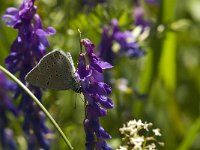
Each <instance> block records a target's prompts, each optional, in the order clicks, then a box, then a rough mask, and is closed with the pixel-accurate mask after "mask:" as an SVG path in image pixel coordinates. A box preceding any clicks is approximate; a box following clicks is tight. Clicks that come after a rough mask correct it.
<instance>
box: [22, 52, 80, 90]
mask: <svg viewBox="0 0 200 150" xmlns="http://www.w3.org/2000/svg"><path fill="white" fill-rule="evenodd" d="M25 79H26V81H27V82H28V83H30V84H32V85H34V86H39V87H41V88H48V89H52V90H69V89H72V90H74V91H75V92H78V93H80V91H81V86H80V81H79V80H78V78H77V76H76V73H75V67H74V63H73V59H72V57H71V54H70V53H69V52H67V53H66V54H65V53H64V52H63V51H60V50H54V51H52V52H50V53H48V54H47V55H45V56H44V57H43V58H42V59H41V60H40V61H39V63H38V64H37V65H36V66H35V67H34V68H33V69H32V70H31V71H30V72H29V73H28V74H27V75H26V77H25Z"/></svg>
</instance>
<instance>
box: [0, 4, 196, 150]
mask: <svg viewBox="0 0 200 150" xmlns="http://www.w3.org/2000/svg"><path fill="white" fill-rule="evenodd" d="M160 1H161V6H159V5H148V4H146V3H145V2H144V1H142V2H143V3H142V4H143V7H144V8H145V12H146V16H145V17H146V18H147V19H150V20H152V21H153V22H154V23H155V26H154V27H153V28H152V29H151V32H150V36H149V37H148V38H147V39H146V40H145V41H144V43H143V45H144V49H145V51H146V52H147V53H146V55H145V56H144V57H141V58H139V59H130V58H118V59H117V60H116V61H115V64H114V65H115V66H114V68H113V69H112V70H110V74H111V77H112V80H113V81H114V82H113V91H112V94H111V95H110V97H111V98H112V100H113V102H114V104H115V107H114V108H113V109H111V110H109V111H108V115H107V116H106V117H104V118H101V124H102V126H103V127H104V128H105V130H106V131H107V132H108V133H109V134H111V135H112V139H111V140H109V141H108V143H109V144H110V145H111V146H112V147H113V148H116V147H118V146H119V145H120V144H121V143H120V138H121V135H120V132H119V128H120V127H122V126H123V124H124V123H126V122H127V121H129V120H131V119H141V120H143V121H148V122H152V123H153V124H154V127H158V128H160V129H161V133H162V137H161V141H163V142H164V143H165V147H163V148H162V149H166V150H175V149H177V150H188V149H190V150H198V149H200V142H199V141H200V117H199V116H200V115H199V114H200V12H199V11H200V1H199V0H190V1H189V0H160ZM21 2H22V0H17V1H16V0H6V1H1V5H0V16H2V15H3V14H4V12H5V10H6V8H7V7H11V6H12V7H19V4H21ZM91 2H93V3H94V4H95V3H96V2H98V1H97V0H96V1H91ZM35 5H37V7H38V10H37V13H38V14H39V15H40V16H41V18H42V20H43V25H44V27H47V26H53V27H54V28H55V29H56V30H57V33H56V34H55V35H54V36H51V37H50V38H49V42H50V45H51V47H50V48H49V49H48V51H50V50H52V49H55V48H61V49H63V50H65V51H69V52H71V53H72V55H73V58H74V61H75V64H76V62H77V58H78V54H79V50H80V48H79V33H78V31H77V29H80V30H81V32H82V36H83V37H84V38H85V37H86V38H89V39H90V40H91V41H93V42H94V43H95V45H98V44H99V42H100V40H101V31H102V27H103V26H104V25H105V24H109V23H110V21H111V20H112V19H113V18H116V19H118V20H119V25H120V28H121V29H122V31H125V30H128V29H133V22H134V19H133V17H132V16H133V9H134V2H133V1H132V0H123V1H121V0H107V1H106V3H103V4H96V5H93V6H89V5H86V4H85V3H84V1H83V0H79V1H73V0H36V2H35ZM16 36H17V31H15V30H14V29H12V28H8V27H7V26H6V25H5V24H4V23H3V21H0V64H1V65H3V66H5V63H4V59H5V58H6V57H7V56H8V54H9V52H10V45H11V44H12V42H13V41H14V39H15V38H16ZM120 79H126V80H127V81H128V85H127V86H128V88H127V89H128V90H127V91H121V90H120V89H119V84H118V83H119V82H120ZM135 91H137V92H135ZM138 92H139V93H140V94H139V95H138V94H136V93H138ZM141 94H143V96H140V95H141ZM43 103H44V106H45V107H46V108H47V109H48V110H49V112H50V113H51V114H52V116H53V117H54V118H55V120H56V121H57V122H58V124H59V125H60V126H61V128H62V129H63V130H64V132H65V133H66V135H67V137H68V138H69V139H70V142H71V143H72V145H73V146H74V148H75V149H84V148H85V146H84V144H85V143H84V142H85V135H84V130H83V119H84V103H83V96H82V95H79V94H75V93H74V92H72V91H49V90H48V91H45V92H44V96H43ZM8 115H9V114H8ZM9 118H10V127H11V128H12V129H13V130H14V135H15V138H16V141H17V144H18V145H19V147H20V149H22V150H23V149H26V142H25V138H24V137H23V134H22V132H21V124H22V122H23V117H22V116H21V117H20V118H17V119H16V118H14V117H13V116H12V115H9ZM47 125H48V126H49V127H50V128H51V129H52V130H55V129H53V126H52V125H51V123H50V122H49V121H48V120H47ZM55 132H56V131H55ZM54 138H55V139H54V141H53V143H52V149H65V148H66V145H65V143H64V142H63V140H62V139H61V137H60V136H59V135H58V134H56V136H55V137H54Z"/></svg>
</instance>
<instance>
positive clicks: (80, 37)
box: [78, 29, 83, 53]
mask: <svg viewBox="0 0 200 150" xmlns="http://www.w3.org/2000/svg"><path fill="white" fill-rule="evenodd" d="M78 32H79V43H80V50H81V51H80V52H81V53H82V52H83V49H82V44H81V39H82V36H81V31H80V30H79V29H78Z"/></svg>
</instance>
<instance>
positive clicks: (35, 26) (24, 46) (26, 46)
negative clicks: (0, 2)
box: [2, 0, 56, 150]
mask: <svg viewBox="0 0 200 150" xmlns="http://www.w3.org/2000/svg"><path fill="white" fill-rule="evenodd" d="M34 1H35V0H24V1H23V3H22V4H21V6H20V8H19V9H16V8H8V9H7V10H6V13H5V14H4V15H3V16H2V19H3V21H4V22H5V23H6V24H7V25H8V26H9V27H12V28H14V29H17V30H18V36H17V38H16V39H15V41H14V42H13V44H12V46H11V53H10V55H9V56H8V57H7V58H6V60H5V62H6V64H7V67H8V70H10V71H11V72H12V73H14V74H15V73H18V74H19V78H20V80H21V81H22V82H23V83H24V84H25V76H26V74H27V73H28V72H29V71H30V70H31V69H32V68H33V67H34V66H35V65H36V64H37V63H38V62H39V60H40V59H41V58H42V57H43V56H44V55H45V53H46V48H47V47H49V42H48V40H47V37H48V36H51V35H53V34H55V32H56V30H55V29H54V28H53V27H47V29H44V28H43V26H42V21H41V19H40V16H39V15H38V14H36V10H37V7H36V6H35V5H34ZM28 87H29V89H30V90H31V91H32V93H33V94H34V95H35V96H36V97H37V98H38V99H39V100H41V98H42V92H41V90H40V89H39V88H36V87H32V86H30V85H29V86H28ZM19 96H21V101H20V102H19V106H18V110H20V111H22V112H23V113H24V123H23V130H24V132H25V133H26V135H27V136H26V137H27V141H28V149H36V148H37V149H38V148H41V149H45V150H48V149H50V148H49V141H48V140H47V139H46V138H45V134H46V133H49V132H50V131H49V129H48V128H47V127H46V126H45V120H44V117H43V116H41V110H40V109H39V108H38V107H37V106H36V105H35V104H34V102H33V101H32V100H31V98H30V97H29V96H28V95H27V94H26V93H25V92H24V91H23V90H22V89H21V88H20V87H19V86H18V87H17V88H16V90H15V96H14V98H15V99H17V98H18V97H19ZM30 131H32V132H30Z"/></svg>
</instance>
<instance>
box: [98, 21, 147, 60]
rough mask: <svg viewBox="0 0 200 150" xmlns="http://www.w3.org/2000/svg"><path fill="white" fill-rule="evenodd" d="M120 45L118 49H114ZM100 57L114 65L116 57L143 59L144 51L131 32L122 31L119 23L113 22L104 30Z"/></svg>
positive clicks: (99, 49)
mask: <svg viewBox="0 0 200 150" xmlns="http://www.w3.org/2000/svg"><path fill="white" fill-rule="evenodd" d="M115 45H118V47H117V49H116V48H114V46H115ZM114 51H115V52H114ZM98 52H99V53H98V56H99V57H100V58H102V59H103V60H104V61H107V62H109V63H110V64H113V61H114V59H115V57H117V56H128V57H131V58H132V57H133V58H137V57H141V56H143V55H144V51H143V50H142V49H141V47H140V46H139V44H138V43H137V41H136V38H135V37H134V35H133V33H132V32H131V31H128V30H127V31H124V32H122V31H120V29H119V25H118V21H117V20H116V19H113V20H112V24H111V26H105V27H104V28H103V33H102V39H101V42H100V44H99V47H98Z"/></svg>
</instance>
